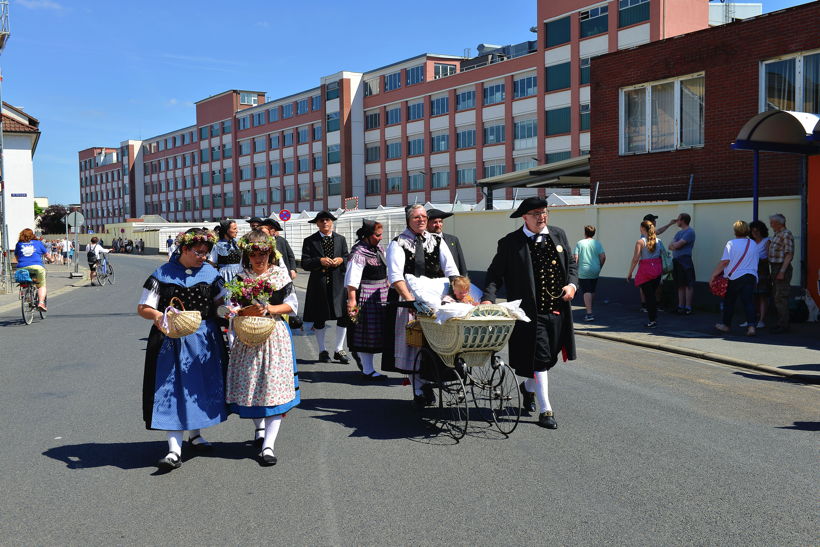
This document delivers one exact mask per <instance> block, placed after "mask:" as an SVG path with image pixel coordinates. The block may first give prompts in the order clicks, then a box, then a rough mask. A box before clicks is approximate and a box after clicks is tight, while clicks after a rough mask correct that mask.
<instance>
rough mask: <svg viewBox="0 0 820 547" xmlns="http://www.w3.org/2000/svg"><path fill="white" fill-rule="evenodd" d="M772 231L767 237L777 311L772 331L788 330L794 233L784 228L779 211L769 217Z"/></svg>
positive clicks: (782, 218)
mask: <svg viewBox="0 0 820 547" xmlns="http://www.w3.org/2000/svg"><path fill="white" fill-rule="evenodd" d="M769 226H771V227H772V231H773V232H774V233H773V234H772V236H771V238H770V239H769V242H770V243H769V267H770V271H771V278H772V304H773V305H774V309H775V311H776V312H777V325H776V326H775V327H774V328H773V329H772V332H773V333H781V332H788V331H789V291H790V290H791V281H792V272H793V270H794V268H793V267H792V260H793V259H794V235H793V234H792V233H791V231H790V230H789V229H788V228H786V217H785V216H783V215H782V214H781V213H777V214H774V215H772V216H770V217H769Z"/></svg>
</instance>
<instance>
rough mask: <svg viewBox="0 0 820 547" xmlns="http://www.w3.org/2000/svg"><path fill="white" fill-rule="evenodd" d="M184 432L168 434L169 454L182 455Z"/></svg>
mask: <svg viewBox="0 0 820 547" xmlns="http://www.w3.org/2000/svg"><path fill="white" fill-rule="evenodd" d="M183 433H184V431H169V432H168V452H175V453H177V454H179V455H182V434H183Z"/></svg>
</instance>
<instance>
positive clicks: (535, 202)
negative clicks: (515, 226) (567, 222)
mask: <svg viewBox="0 0 820 547" xmlns="http://www.w3.org/2000/svg"><path fill="white" fill-rule="evenodd" d="M548 206H549V203H548V202H547V200H545V199H544V198H539V197H535V196H533V197H530V198H527V199H525V200H524V201H522V202H521V205H519V206H518V209H516V210H515V211H514V212H513V214H511V215H510V218H521V217H523V216H524V215H525V214H527V213H528V212H530V211H532V210H533V209H541V208H542V207H548Z"/></svg>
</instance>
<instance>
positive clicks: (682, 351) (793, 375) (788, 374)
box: [575, 329, 820, 384]
mask: <svg viewBox="0 0 820 547" xmlns="http://www.w3.org/2000/svg"><path fill="white" fill-rule="evenodd" d="M575 334H580V335H581V336H591V337H593V338H601V339H603V340H609V341H611V342H620V343H622V344H630V345H633V346H641V347H644V348H650V349H656V350H659V351H665V352H667V353H676V354H678V355H686V356H687V357H695V358H697V359H704V360H706V361H712V362H715V363H721V364H724V365H732V366H736V367H741V368H748V369H752V370H759V371H761V372H767V373H769V374H776V375H778V376H783V377H785V378H789V379H790V380H795V381H798V382H805V383H807V384H820V376H813V375H807V374H801V373H799V372H792V371H790V370H783V369H781V368H777V367H773V366H769V365H763V364H761V363H754V362H752V361H746V360H744V359H735V358H733V357H726V356H725V355H720V354H717V353H710V352H705V351H697V350H693V349H688V348H681V347H678V346H668V345H664V344H660V343H658V342H644V341H643V340H636V339H634V338H623V337H618V336H616V335H614V334H606V333H603V332H590V331H585V330H577V329H576V330H575Z"/></svg>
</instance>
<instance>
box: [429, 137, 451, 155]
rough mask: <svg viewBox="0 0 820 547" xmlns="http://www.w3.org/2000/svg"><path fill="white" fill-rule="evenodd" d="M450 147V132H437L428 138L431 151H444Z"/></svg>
mask: <svg viewBox="0 0 820 547" xmlns="http://www.w3.org/2000/svg"><path fill="white" fill-rule="evenodd" d="M449 148H450V134H449V133H439V134H437V135H433V136H432V137H431V138H430V150H431V151H432V152H446V151H447V150H448V149H449Z"/></svg>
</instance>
